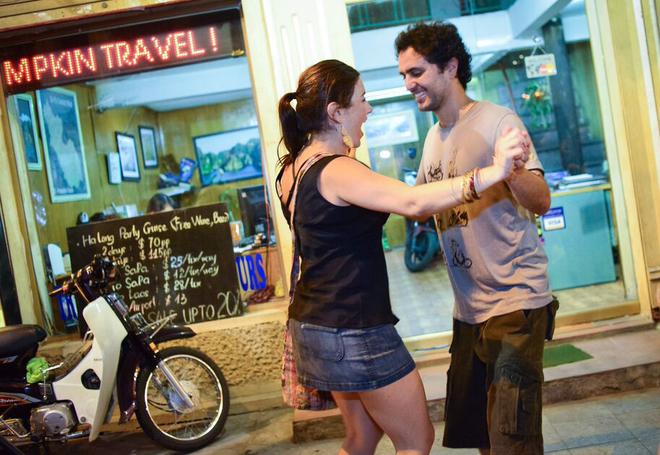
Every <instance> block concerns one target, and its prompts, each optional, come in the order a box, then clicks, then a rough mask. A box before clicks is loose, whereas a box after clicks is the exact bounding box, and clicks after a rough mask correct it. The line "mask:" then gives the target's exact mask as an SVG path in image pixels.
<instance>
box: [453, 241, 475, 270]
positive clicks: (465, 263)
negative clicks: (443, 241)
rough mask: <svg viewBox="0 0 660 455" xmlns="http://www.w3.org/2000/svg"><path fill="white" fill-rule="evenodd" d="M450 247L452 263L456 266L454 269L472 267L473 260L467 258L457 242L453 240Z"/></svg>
mask: <svg viewBox="0 0 660 455" xmlns="http://www.w3.org/2000/svg"><path fill="white" fill-rule="evenodd" d="M449 246H450V248H451V262H452V264H454V267H461V268H464V269H469V268H470V267H472V259H470V258H468V257H466V256H465V253H463V251H462V250H461V247H460V245H459V244H458V242H457V241H456V240H451V241H450V242H449Z"/></svg>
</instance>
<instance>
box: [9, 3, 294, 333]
mask: <svg viewBox="0 0 660 455" xmlns="http://www.w3.org/2000/svg"><path fill="white" fill-rule="evenodd" d="M235 17H238V15H237V14H235V15H233V14H232V15H231V17H230V19H231V20H232V21H235ZM220 20H222V18H220ZM234 23H235V22H233V23H232V25H233V24H234ZM238 24H239V26H240V21H239V22H238ZM177 26H179V27H181V25H180V24H177ZM225 28H226V27H225ZM225 28H223V27H222V26H218V27H217V30H218V32H217V33H218V35H219V36H218V37H217V40H218V41H220V40H223V39H224V40H226V41H229V40H230V38H229V37H228V36H223V33H224V35H227V34H229V33H234V34H235V33H236V31H235V30H229V31H227V30H225ZM194 30H195V33H198V34H199V33H200V32H199V27H198V28H197V29H194ZM167 38H168V39H169V35H167ZM195 38H197V39H198V37H197V36H196V37H195ZM214 38H216V37H215V36H214ZM192 40H193V37H188V36H185V35H183V38H182V39H181V40H179V42H178V43H179V44H180V45H181V47H180V49H176V48H175V46H174V45H175V44H176V43H177V41H176V40H172V43H173V44H172V46H173V47H172V49H175V50H177V51H178V50H180V51H181V52H188V53H192V52H193V51H197V52H200V53H201V51H200V49H203V47H201V46H202V44H203V43H202V41H200V40H199V39H198V41H196V42H194V43H193V42H192ZM145 41H146V39H145ZM127 42H128V43H129V45H130V43H132V42H137V40H136V39H134V40H133V41H128V40H127ZM147 42H148V41H147ZM163 43H165V39H163ZM167 43H168V44H169V41H168V42H167ZM232 43H233V44H234V48H233V49H231V54H230V55H223V56H222V58H217V59H207V60H204V61H201V62H198V63H197V62H195V63H188V64H182V65H179V66H173V67H166V68H162V69H154V70H149V71H147V70H145V71H139V72H132V74H127V75H119V76H116V77H101V78H94V79H92V80H86V81H80V82H75V83H69V84H63V85H57V86H50V87H48V88H46V89H39V90H29V91H24V92H21V93H16V94H12V95H10V96H9V97H8V98H7V108H8V112H9V113H10V117H11V120H10V126H11V128H12V133H13V140H14V148H15V151H16V153H17V154H19V153H20V154H22V155H21V157H23V156H24V157H25V158H24V160H23V161H24V163H25V166H26V172H25V175H26V176H27V178H26V179H25V182H24V183H25V188H23V192H24V195H25V197H29V201H30V202H31V205H32V207H31V208H32V210H30V211H28V213H26V215H28V216H30V215H31V214H32V212H33V215H32V216H33V217H34V220H35V223H34V224H33V226H34V227H35V231H36V232H35V235H36V238H38V244H39V248H38V249H37V251H35V253H36V254H41V255H42V257H43V264H44V268H45V270H44V271H43V272H44V275H45V277H46V279H45V283H46V286H47V288H48V289H47V290H48V291H50V290H51V289H52V288H53V287H56V286H57V285H58V284H59V282H60V281H61V280H62V279H63V278H64V277H66V276H67V275H68V274H70V273H71V262H70V257H71V255H70V252H69V249H70V246H69V245H68V244H67V228H69V227H72V226H76V225H80V224H86V223H96V222H98V223H102V222H104V221H107V220H113V219H117V218H130V217H135V216H140V215H144V214H147V213H149V212H150V209H149V206H150V200H151V199H152V198H153V197H154V196H155V195H156V194H161V195H166V196H167V198H169V199H167V198H164V199H163V200H164V201H165V203H166V205H167V206H168V207H167V208H168V209H169V208H170V207H169V205H172V206H173V207H171V208H175V209H176V208H189V207H197V206H203V205H208V204H214V203H224V204H226V207H227V215H228V217H229V225H230V231H231V237H232V243H233V247H234V255H235V256H236V273H237V274H238V278H239V284H240V287H241V288H240V293H241V299H242V300H243V303H244V305H247V304H248V303H251V296H252V295H253V294H254V293H255V292H256V291H260V290H261V291H263V290H264V289H266V288H268V292H267V294H266V296H265V297H264V296H263V292H262V295H261V299H266V300H268V299H278V298H280V297H282V296H283V294H284V287H283V281H282V270H281V266H280V264H279V255H278V254H277V241H276V237H275V233H274V229H273V227H272V219H271V215H270V210H271V208H270V205H271V204H270V203H269V197H268V192H267V190H266V187H265V185H264V172H265V171H264V169H263V166H262V159H261V157H262V149H261V142H260V135H259V126H258V122H257V114H256V111H255V105H254V102H253V97H252V95H253V94H252V84H251V81H250V74H249V69H248V63H247V57H246V55H245V50H244V49H243V47H238V46H237V45H236V44H237V43H238V45H240V46H242V38H239V39H237V38H236V37H232ZM163 46H165V44H163ZM196 46H197V47H196ZM114 49H115V48H113V49H111V50H114ZM116 49H117V54H116V55H117V61H120V60H119V56H120V49H119V48H116ZM162 49H165V48H162ZM162 49H161V48H157V49H156V50H157V51H158V52H161V51H162V52H165V51H164V50H162ZM207 50H208V49H207ZM132 52H133V53H134V54H135V55H137V46H136V47H135V48H133V50H132ZM144 52H147V51H144ZM151 52H152V53H153V52H154V49H152V50H151ZM56 55H57V54H56ZM60 55H62V54H60ZM73 55H74V58H75V57H76V54H73ZM107 55H108V56H109V57H108V58H111V57H114V55H115V54H114V53H109V54H107ZM97 58H98V55H97ZM122 58H124V59H125V60H126V61H128V60H130V59H131V58H137V57H135V56H134V55H133V54H130V53H127V54H125V56H123V57H122ZM74 61H75V60H74ZM80 61H82V60H80ZM109 61H110V60H109ZM75 62H77V61H75ZM82 62H83V63H85V62H84V61H82ZM61 63H63V64H64V66H65V67H66V63H67V56H66V55H65V56H64V57H63V60H62V61H61ZM97 63H98V62H97ZM60 104H61V106H65V105H68V110H67V109H66V108H65V107H62V108H61V109H60V108H59V107H58V106H60ZM19 162H20V161H19ZM253 268H254V269H256V270H253ZM62 305H64V306H62ZM45 306H46V308H44V311H45V313H46V315H47V319H49V320H50V321H49V322H52V325H53V327H51V328H52V329H54V330H55V331H63V330H67V331H68V330H69V329H71V327H70V326H71V325H75V322H76V319H77V318H76V317H74V316H75V315H72V314H71V312H73V311H74V310H73V309H72V307H71V305H70V304H68V305H67V304H66V303H63V302H56V301H54V299H51V301H50V307H48V305H45Z"/></svg>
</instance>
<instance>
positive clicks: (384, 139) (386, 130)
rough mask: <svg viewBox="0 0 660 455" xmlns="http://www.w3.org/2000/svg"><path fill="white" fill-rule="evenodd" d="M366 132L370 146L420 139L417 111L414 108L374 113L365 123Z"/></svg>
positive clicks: (403, 142)
mask: <svg viewBox="0 0 660 455" xmlns="http://www.w3.org/2000/svg"><path fill="white" fill-rule="evenodd" d="M364 132H365V135H366V136H367V143H368V144H369V147H380V146H381V145H396V144H405V143H408V142H417V141H418V140H419V135H418V134H417V121H416V120H415V111H412V110H405V111H399V112H387V113H384V114H375V115H372V116H371V117H369V118H368V119H367V123H365V124H364Z"/></svg>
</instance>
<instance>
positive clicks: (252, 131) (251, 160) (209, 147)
mask: <svg viewBox="0 0 660 455" xmlns="http://www.w3.org/2000/svg"><path fill="white" fill-rule="evenodd" d="M193 145H194V147H195V153H196V154H197V163H198V164H199V178H200V180H201V183H202V186H207V185H212V184H214V183H219V184H222V183H228V182H233V181H236V180H245V179H252V178H256V177H260V176H261V172H262V171H261V143H260V142H259V128H257V127H256V126H253V127H249V128H242V129H238V130H233V131H222V132H219V133H213V134H207V135H205V136H197V137H195V138H193Z"/></svg>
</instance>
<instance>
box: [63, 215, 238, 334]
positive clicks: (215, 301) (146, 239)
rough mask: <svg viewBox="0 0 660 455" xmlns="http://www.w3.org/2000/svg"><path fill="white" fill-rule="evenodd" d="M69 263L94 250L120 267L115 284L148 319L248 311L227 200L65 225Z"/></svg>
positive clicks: (76, 264)
mask: <svg viewBox="0 0 660 455" xmlns="http://www.w3.org/2000/svg"><path fill="white" fill-rule="evenodd" d="M66 234H67V239H68V243H69V253H70V255H71V267H72V269H73V270H74V271H75V270H78V269H79V268H81V267H83V266H85V265H86V264H88V263H89V262H90V261H91V260H92V259H93V258H94V255H96V254H101V255H103V256H107V257H110V258H111V259H112V260H113V261H115V263H116V264H117V265H118V266H119V268H120V269H121V270H122V273H121V276H120V278H119V280H118V281H117V283H115V285H114V291H115V292H116V293H117V294H119V295H121V296H122V298H123V299H124V302H126V304H127V305H128V306H129V308H130V310H131V311H139V312H141V313H142V314H143V315H144V317H145V318H146V319H147V320H148V321H155V320H156V319H159V318H162V317H164V316H169V315H171V314H176V319H175V322H179V323H183V324H193V323H196V322H203V321H210V320H215V319H223V318H227V317H232V316H239V315H241V314H242V313H243V306H242V304H241V301H240V293H239V292H240V291H239V284H238V277H237V272H236V264H235V261H234V250H233V247H232V240H231V233H230V231H229V216H228V214H227V207H226V205H225V204H213V205H207V206H202V207H193V208H186V209H179V210H173V211H169V212H160V213H153V214H150V215H145V216H139V217H135V218H126V219H118V220H109V221H102V222H98V223H90V224H83V225H80V226H75V227H71V228H68V229H67V232H66Z"/></svg>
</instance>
